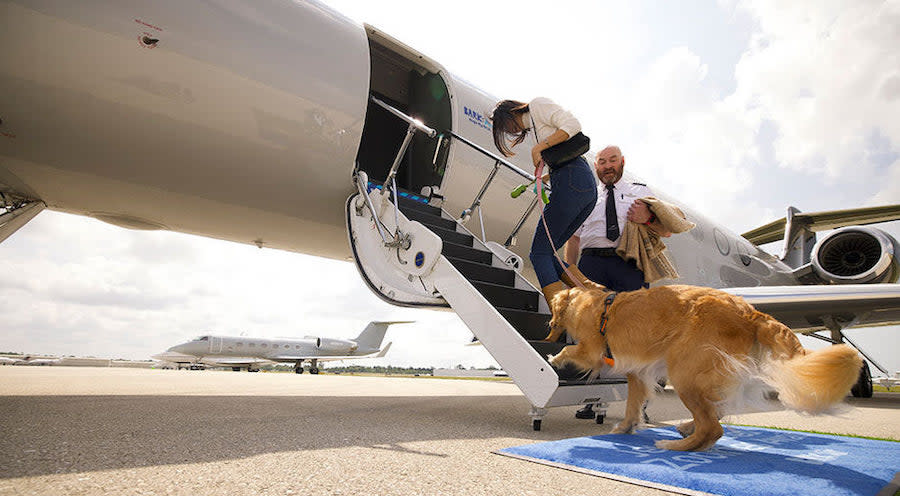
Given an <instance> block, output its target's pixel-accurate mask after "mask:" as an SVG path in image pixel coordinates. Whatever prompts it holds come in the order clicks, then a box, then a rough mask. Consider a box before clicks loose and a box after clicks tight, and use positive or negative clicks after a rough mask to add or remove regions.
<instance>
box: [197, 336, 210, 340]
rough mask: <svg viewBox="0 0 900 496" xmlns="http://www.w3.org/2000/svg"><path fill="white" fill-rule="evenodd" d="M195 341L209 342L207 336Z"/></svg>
mask: <svg viewBox="0 0 900 496" xmlns="http://www.w3.org/2000/svg"><path fill="white" fill-rule="evenodd" d="M197 341H209V336H203V337H202V338H199V339H197Z"/></svg>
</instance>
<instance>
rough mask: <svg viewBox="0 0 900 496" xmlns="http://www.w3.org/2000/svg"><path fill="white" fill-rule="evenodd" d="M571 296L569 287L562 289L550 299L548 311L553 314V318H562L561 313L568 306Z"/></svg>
mask: <svg viewBox="0 0 900 496" xmlns="http://www.w3.org/2000/svg"><path fill="white" fill-rule="evenodd" d="M571 296H572V290H571V289H564V290H562V291H560V292H558V293H556V294H555V295H553V298H551V299H550V312H551V313H552V314H553V320H557V319H560V318H562V314H563V313H564V312H565V311H566V308H568V307H569V299H570V297H571Z"/></svg>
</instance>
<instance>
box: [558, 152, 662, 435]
mask: <svg viewBox="0 0 900 496" xmlns="http://www.w3.org/2000/svg"><path fill="white" fill-rule="evenodd" d="M624 170H625V157H624V156H623V155H622V151H621V150H620V149H619V147H617V146H607V147H606V148H604V149H603V150H601V151H600V152H599V153H598V154H597V156H596V157H595V159H594V171H595V172H596V174H597V179H599V183H598V185H597V190H598V192H597V204H596V206H595V207H594V209H593V211H592V212H591V214H590V215H589V216H588V218H587V220H585V221H584V224H582V225H581V227H579V228H578V230H577V231H575V234H574V235H573V236H572V237H571V238H569V241H568V243H566V263H568V264H571V265H575V264H576V263H577V264H578V268H579V269H580V270H581V272H582V273H584V274H585V275H586V276H587V277H588V278H589V279H590V280H591V281H594V282H597V283H599V284H602V285H604V286H606V287H607V288H609V289H611V290H613V291H633V290H636V289H641V288H647V287H650V285H649V284H647V283H645V282H644V272H643V271H641V270H640V269H638V268H637V265H636V264H635V262H634V260H629V261H627V262H626V261H625V260H623V259H622V258H621V257H620V256H619V255H618V254H616V247H618V246H619V242H620V241H621V235H622V232H623V230H624V228H625V222H626V221H631V222H637V223H639V224H645V225H646V226H647V227H649V228H650V229H652V230H653V231H655V232H656V233H658V234H659V235H660V236H668V235H669V234H670V233H669V232H668V231H666V229H665V228H664V227H663V226H662V224H660V223H659V221H658V220H656V219H655V217H654V216H653V214H652V213H651V212H650V209H649V208H647V204H645V203H644V202H642V201H640V198H643V197H646V196H653V193H652V192H651V191H650V188H648V187H647V185H646V184H643V183H638V182H630V181H623V180H622V173H623V172H624ZM579 252H580V253H579ZM579 254H580V255H581V256H580V259H579ZM645 407H646V405H645ZM575 416H576V417H578V418H585V419H591V418H594V416H595V413H594V410H593V408H592V406H591V405H587V406H585V407H584V408H582V409H581V410H578V411H577V412H576V413H575Z"/></svg>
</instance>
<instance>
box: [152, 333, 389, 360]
mask: <svg viewBox="0 0 900 496" xmlns="http://www.w3.org/2000/svg"><path fill="white" fill-rule="evenodd" d="M168 351H174V352H177V353H183V354H185V355H193V356H196V357H201V358H212V359H215V358H216V357H222V356H228V357H247V358H260V359H264V360H272V361H279V360H280V357H283V356H289V355H296V356H299V357H310V356H321V357H323V358H326V357H334V356H347V355H350V356H352V355H369V354H372V353H377V352H378V351H380V349H379V348H374V349H363V350H360V349H359V346H358V345H357V344H356V342H355V341H351V340H346V339H330V338H316V337H307V338H302V339H295V338H279V339H267V338H247V337H234V336H213V335H207V336H201V337H199V338H197V339H194V340H191V341H187V342H185V343H181V344H177V345H175V346H172V347H171V348H169V349H168ZM282 361H284V360H282Z"/></svg>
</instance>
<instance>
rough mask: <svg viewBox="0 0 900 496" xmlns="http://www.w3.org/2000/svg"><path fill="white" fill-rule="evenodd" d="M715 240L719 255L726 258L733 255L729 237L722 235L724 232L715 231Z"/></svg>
mask: <svg viewBox="0 0 900 496" xmlns="http://www.w3.org/2000/svg"><path fill="white" fill-rule="evenodd" d="M713 238H714V239H715V240H716V248H718V249H719V253H721V254H722V255H726V256H727V255H728V254H729V253H731V246H730V244H729V243H728V237H726V236H725V234H724V233H722V231H720V230H718V229H713Z"/></svg>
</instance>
